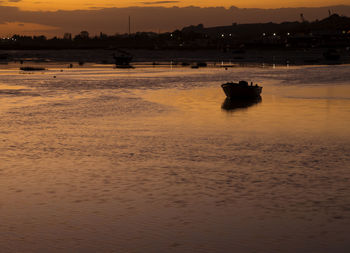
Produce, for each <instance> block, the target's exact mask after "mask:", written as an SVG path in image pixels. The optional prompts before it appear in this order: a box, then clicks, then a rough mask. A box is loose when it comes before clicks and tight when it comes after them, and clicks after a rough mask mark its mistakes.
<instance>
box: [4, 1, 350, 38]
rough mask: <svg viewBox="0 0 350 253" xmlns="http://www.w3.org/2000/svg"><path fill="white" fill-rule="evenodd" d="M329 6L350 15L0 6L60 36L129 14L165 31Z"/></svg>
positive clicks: (113, 26)
mask: <svg viewBox="0 0 350 253" xmlns="http://www.w3.org/2000/svg"><path fill="white" fill-rule="evenodd" d="M328 9H332V11H333V13H338V14H340V15H346V16H350V6H332V7H320V8H281V9H239V8H236V7H231V8H229V9H225V8H223V7H210V8H200V7H184V8H180V7H172V8H166V7H128V8H105V9H99V10H93V9H90V10H74V11H63V10H60V11H23V10H20V9H18V8H16V7H8V6H0V23H4V22H19V23H36V24H42V25H46V26H51V27H59V29H58V30H56V31H55V32H56V35H58V36H62V34H63V33H64V32H71V33H73V34H77V33H79V32H80V31H82V30H87V31H89V32H90V34H98V33H99V32H104V33H107V34H115V33H126V32H127V31H128V17H129V16H131V28H132V32H137V31H156V32H158V31H161V32H164V31H173V30H175V29H181V28H183V27H184V26H188V25H196V24H199V23H202V24H204V26H205V27H210V26H220V25H230V24H232V23H256V22H283V21H296V20H300V13H303V14H304V17H305V18H306V19H307V20H309V21H313V20H315V19H322V18H325V17H326V16H328Z"/></svg>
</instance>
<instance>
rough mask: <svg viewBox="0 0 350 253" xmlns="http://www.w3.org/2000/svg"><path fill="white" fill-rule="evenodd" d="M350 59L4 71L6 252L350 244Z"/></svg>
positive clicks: (1, 142) (1, 121)
mask: <svg viewBox="0 0 350 253" xmlns="http://www.w3.org/2000/svg"><path fill="white" fill-rule="evenodd" d="M349 68H350V66H348V65H339V66H313V67H293V68H287V67H280V68H278V67H277V68H230V69H228V70H225V69H222V68H206V69H189V68H170V67H168V68H165V67H161V68H160V67H159V68H158V67H155V68H136V69H130V70H119V69H112V68H107V67H104V68H102V67H85V68H81V69H67V70H66V69H65V70H64V72H60V68H56V69H55V68H52V69H49V70H47V71H43V72H40V73H22V72H20V71H19V70H18V69H2V70H1V71H0V116H1V117H0V132H1V135H0V150H1V152H0V159H1V165H0V219H1V224H0V227H1V229H0V245H1V251H2V252H346V250H347V249H349V248H350V244H349V242H348V240H347V237H348V234H349V233H350V216H349V210H350V201H349V200H350V198H349V197H350V190H349V187H348V185H349V180H350V172H349V170H348V168H349V165H350V155H349V154H350V132H349V131H348V129H349V127H350V111H349V108H350V95H349V94H350V84H349V82H348V80H350V79H349V76H348V75H349V73H350V71H349ZM53 76H56V78H53ZM239 79H247V80H252V81H254V82H258V83H259V84H261V85H262V86H263V87H264V88H263V93H262V100H261V101H257V102H256V103H249V104H239V105H237V104H236V105H235V104H230V103H227V101H226V102H225V97H224V93H223V91H222V90H221V88H220V84H221V83H222V82H224V81H230V80H239Z"/></svg>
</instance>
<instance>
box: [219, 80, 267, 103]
mask: <svg viewBox="0 0 350 253" xmlns="http://www.w3.org/2000/svg"><path fill="white" fill-rule="evenodd" d="M221 87H222V89H223V90H224V92H225V94H226V96H227V98H229V99H235V98H239V99H244V98H259V97H260V94H261V91H262V87H261V86H258V85H257V84H255V85H253V83H251V84H250V85H248V82H246V81H239V82H238V83H233V82H229V83H224V84H222V85H221Z"/></svg>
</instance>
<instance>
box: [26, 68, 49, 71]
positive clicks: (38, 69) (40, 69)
mask: <svg viewBox="0 0 350 253" xmlns="http://www.w3.org/2000/svg"><path fill="white" fill-rule="evenodd" d="M20 70H23V71H43V70H45V68H41V67H21V68H20Z"/></svg>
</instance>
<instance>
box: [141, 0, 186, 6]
mask: <svg viewBox="0 0 350 253" xmlns="http://www.w3.org/2000/svg"><path fill="white" fill-rule="evenodd" d="M179 2H180V1H155V2H141V3H142V4H145V5H155V4H172V3H179Z"/></svg>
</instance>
